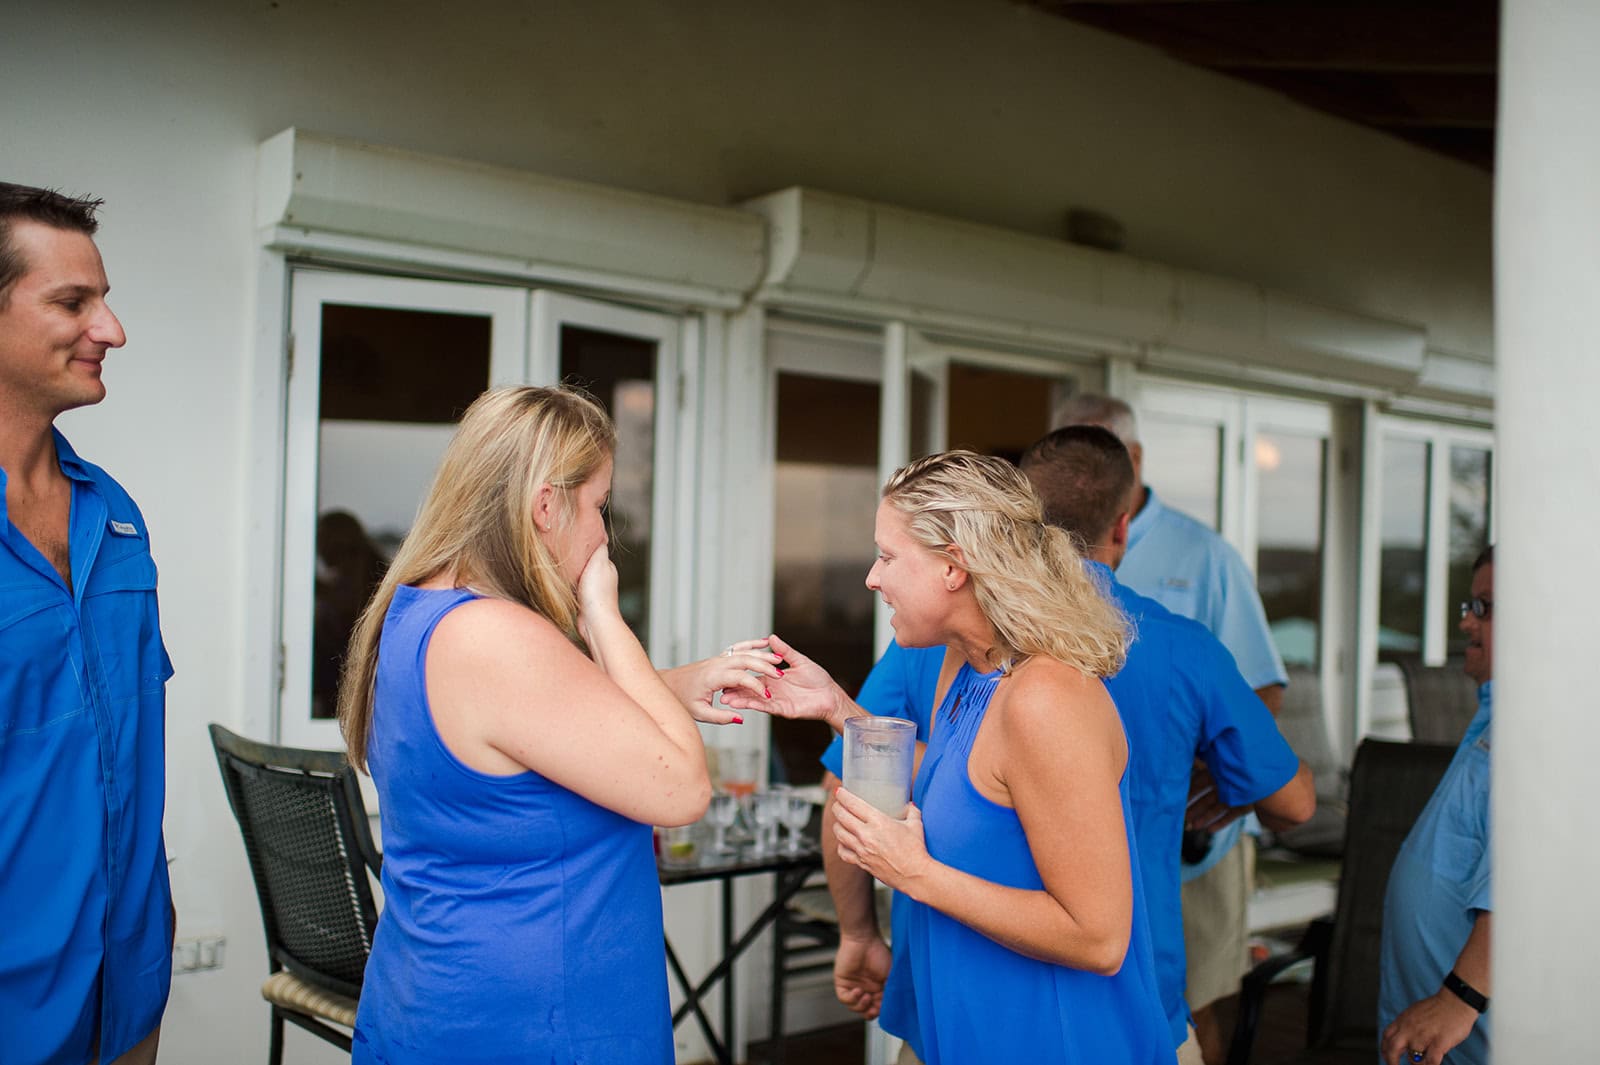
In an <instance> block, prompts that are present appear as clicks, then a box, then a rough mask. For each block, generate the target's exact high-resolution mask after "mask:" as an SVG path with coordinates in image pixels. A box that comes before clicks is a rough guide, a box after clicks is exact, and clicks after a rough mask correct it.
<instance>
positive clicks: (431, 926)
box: [352, 586, 673, 1065]
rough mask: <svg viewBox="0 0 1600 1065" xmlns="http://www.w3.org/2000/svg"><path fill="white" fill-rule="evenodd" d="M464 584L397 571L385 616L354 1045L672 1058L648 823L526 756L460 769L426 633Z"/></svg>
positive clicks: (458, 1057) (532, 1057)
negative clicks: (442, 721) (435, 688)
mask: <svg viewBox="0 0 1600 1065" xmlns="http://www.w3.org/2000/svg"><path fill="white" fill-rule="evenodd" d="M473 598H475V596H474V595H473V594H472V593H471V592H465V591H460V590H438V591H424V590H421V589H417V588H411V587H405V586H402V587H400V588H398V589H397V590H396V592H395V597H394V602H393V604H392V605H391V606H390V608H389V612H388V615H387V616H386V617H385V618H384V625H383V637H382V640H381V643H380V647H379V654H378V677H377V691H376V701H375V704H374V709H373V717H372V733H371V738H370V740H369V742H368V750H367V761H368V767H369V769H370V770H371V772H372V779H373V781H374V782H375V783H376V784H377V786H378V795H379V797H380V799H381V802H382V806H381V810H382V817H383V852H384V853H383V893H384V909H383V914H382V916H381V917H380V918H379V921H378V930H377V933H376V935H375V937H374V940H373V944H372V957H371V958H370V959H369V961H368V962H367V974H366V982H365V985H364V986H363V989H362V994H361V1006H360V1009H359V1011H358V1013H357V1016H356V1029H355V1039H354V1043H355V1045H354V1048H353V1051H352V1055H353V1061H354V1062H355V1065H365V1063H369V1062H371V1063H385V1065H402V1063H403V1065H426V1063H434V1062H437V1063H441V1065H442V1063H445V1062H449V1063H451V1065H455V1063H458V1062H473V1063H475V1065H498V1063H506V1065H510V1063H512V1062H515V1063H517V1065H524V1063H528V1065H531V1063H535V1062H537V1063H538V1065H639V1063H645V1065H668V1063H670V1062H671V1061H672V1058H673V1048H672V1026H671V1019H670V1014H669V1012H668V1000H667V975H666V956H665V948H664V947H663V940H662V936H661V893H660V886H659V882H658V880H657V879H656V866H655V857H654V853H653V850H652V846H651V840H650V827H649V826H648V825H641V824H637V823H635V822H634V821H631V820H629V819H627V818H625V817H622V816H621V815H619V814H615V813H612V812H611V811H609V810H606V809H604V808H603V807H600V806H596V805H595V804H594V803H592V802H590V801H589V800H587V799H584V798H582V797H580V796H578V795H576V794H574V793H572V792H571V791H568V790H567V789H565V788H563V787H561V786H560V785H558V784H555V783H553V782H551V781H550V780H548V779H546V778H545V777H543V776H540V775H539V774H537V773H533V772H526V773H519V774H516V775H514V776H493V775H490V774H486V773H480V772H478V771H477V770H474V769H470V768H468V767H467V766H466V765H465V764H463V763H462V762H460V761H458V760H457V759H456V758H455V756H454V755H452V754H451V753H450V751H449V749H448V748H447V747H446V746H445V745H444V741H443V740H441V739H440V738H439V734H438V732H437V731H436V730H435V728H434V724H433V717H432V714H431V712H430V710H429V708H428V701H427V689H426V687H425V684H424V678H423V665H424V661H425V655H426V654H427V649H428V641H429V639H430V638H431V637H432V635H433V631H434V628H435V627H436V626H437V625H438V624H439V620H440V619H441V618H443V617H444V615H445V614H447V613H449V612H450V611H451V610H453V609H454V608H455V607H457V606H460V605H461V604H462V603H465V602H468V601H469V600H471V599H473ZM571 711H572V712H573V713H582V711H583V708H582V707H580V706H574V707H572V708H571Z"/></svg>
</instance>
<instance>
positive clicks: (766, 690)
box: [761, 688, 772, 699]
mask: <svg viewBox="0 0 1600 1065" xmlns="http://www.w3.org/2000/svg"><path fill="white" fill-rule="evenodd" d="M761 694H762V695H765V696H766V697H767V698H768V699H770V698H772V689H771V688H762V689H761Z"/></svg>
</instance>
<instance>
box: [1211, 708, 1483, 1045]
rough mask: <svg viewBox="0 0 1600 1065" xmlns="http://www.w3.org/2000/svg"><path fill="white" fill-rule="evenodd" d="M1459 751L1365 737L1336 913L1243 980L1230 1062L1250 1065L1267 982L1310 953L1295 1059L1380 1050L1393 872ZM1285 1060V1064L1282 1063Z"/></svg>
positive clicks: (1353, 776) (1353, 782) (1353, 773)
mask: <svg viewBox="0 0 1600 1065" xmlns="http://www.w3.org/2000/svg"><path fill="white" fill-rule="evenodd" d="M1454 753H1455V748H1454V747H1453V746H1448V745H1444V744H1432V743H1393V742H1389V741H1386V740H1372V739H1368V740H1363V741H1362V742H1361V746H1360V747H1359V748H1357V750H1356V758H1355V765H1354V766H1352V767H1351V770H1350V810H1349V816H1348V818H1347V820H1346V834H1345V845H1344V861H1343V866H1342V868H1341V871H1340V875H1339V898H1338V903H1337V904H1336V906H1335V908H1334V913H1333V918H1332V920H1331V921H1330V920H1329V919H1328V918H1325V917H1324V918H1319V919H1318V920H1316V921H1313V922H1312V923H1311V926H1310V928H1309V929H1308V930H1307V931H1306V934H1305V936H1304V938H1303V939H1302V940H1301V942H1300V945H1299V946H1298V947H1297V948H1296V949H1295V950H1294V951H1293V952H1292V953H1289V954H1281V955H1277V956H1275V957H1271V958H1268V959H1267V960H1266V961H1264V962H1262V963H1261V964H1259V965H1257V966H1256V967H1255V968H1254V969H1252V970H1251V971H1250V972H1249V974H1247V975H1246V976H1245V978H1244V986H1243V987H1242V988H1241V989H1240V992H1239V1014H1238V1020H1237V1022H1236V1023H1235V1025H1234V1030H1233V1041H1232V1043H1231V1044H1230V1046H1229V1048H1228V1065H1250V1055H1251V1051H1252V1049H1253V1047H1254V1043H1255V1033H1256V1027H1257V1025H1258V1024H1259V1023H1260V1020H1261V1007H1262V1000H1263V998H1264V997H1265V995H1266V991H1267V986H1268V985H1269V984H1271V983H1272V981H1273V980H1274V979H1275V978H1276V977H1277V976H1278V975H1279V974H1281V973H1282V972H1283V971H1284V970H1285V969H1287V968H1288V967H1289V966H1291V965H1293V964H1295V963H1296V962H1299V961H1303V960H1305V959H1306V958H1314V959H1315V962H1314V963H1313V964H1314V968H1313V969H1312V982H1311V995H1310V1003H1309V1005H1310V1008H1309V1017H1308V1018H1307V1025H1306V1049H1305V1050H1304V1051H1302V1052H1301V1053H1299V1054H1298V1055H1296V1056H1295V1057H1293V1058H1290V1059H1288V1062H1293V1063H1296V1065H1311V1063H1316V1065H1345V1063H1349V1065H1372V1062H1373V1061H1375V1060H1377V1054H1378V955H1379V945H1380V943H1381V940H1382V932H1383V894H1384V891H1385V889H1386V888H1387V887H1388V885H1389V869H1390V867H1391V866H1393V865H1394V859H1395V855H1396V854H1398V853H1399V851H1400V844H1401V843H1402V842H1403V841H1404V840H1405V838H1406V834H1407V833H1408V832H1410V831H1411V826H1412V825H1413V824H1415V823H1416V820H1417V817H1418V816H1419V815H1420V814H1421V813H1422V808H1423V807H1424V806H1426V805H1427V804H1428V799H1429V798H1430V797H1431V796H1432V795H1433V792H1434V789H1435V788H1437V787H1438V786H1439V780H1440V778H1442V777H1443V776H1444V771H1445V768H1446V767H1447V766H1449V764H1450V758H1451V756H1452V755H1453V754H1454ZM1288 1062H1284V1063H1281V1065H1288Z"/></svg>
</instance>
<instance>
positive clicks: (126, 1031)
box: [0, 183, 173, 1065]
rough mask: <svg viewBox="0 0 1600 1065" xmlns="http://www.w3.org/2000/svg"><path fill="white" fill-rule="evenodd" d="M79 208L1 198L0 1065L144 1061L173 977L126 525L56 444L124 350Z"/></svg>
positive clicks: (152, 576) (99, 480) (158, 723)
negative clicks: (115, 351) (0, 1063)
mask: <svg viewBox="0 0 1600 1065" xmlns="http://www.w3.org/2000/svg"><path fill="white" fill-rule="evenodd" d="M97 206H99V203H98V201H89V200H74V199H69V198H67V197H65V196H61V195H59V194H57V193H54V192H49V191H46V190H43V189H35V188H29V187H26V186H21V185H12V184H5V183H0V495H3V499H0V867H3V868H4V870H5V873H4V875H3V876H0V914H4V915H5V917H4V920H5V929H6V930H5V935H4V937H3V941H4V943H5V949H4V950H3V951H0V1048H3V1049H0V1058H3V1059H4V1061H5V1062H6V1063H7V1065H84V1063H85V1062H104V1063H112V1065H148V1063H150V1062H153V1061H154V1060H155V1055H156V1043H157V1040H158V1038H159V1034H160V1024H161V1014H162V1010H163V1009H164V1008H165V1006H166V1001H167V993H168V990H169V987H170V984H171V979H172V932H173V913H172V893H171V890H170V887H169V884H168V881H167V861H166V848H165V845H164V844H163V842H162V838H161V818H162V809H163V805H164V803H165V798H166V765H165V714H166V707H165V694H164V693H165V684H166V681H167V678H168V677H170V676H171V675H172V665H171V663H170V661H169V660H168V658H167V653H166V649H165V647H164V646H163V644H162V642H161V628H160V619H159V617H158V614H157V608H156V569H155V563H154V562H153V561H152V560H151V557H150V547H149V536H148V534H147V532H146V529H145V524H144V518H143V516H142V515H141V514H140V513H139V508H138V507H136V506H135V505H134V503H133V500H132V499H130V498H129V497H128V495H127V493H126V492H124V491H123V490H122V487H121V486H120V485H118V484H117V482H116V481H114V480H112V479H111V477H110V476H109V475H107V474H106V473H105V471H103V470H101V469H100V468H99V467H98V466H94V465H92V464H90V463H88V462H85V461H83V460H82V459H81V458H79V457H78V455H77V453H76V452H74V451H73V450H72V447H71V446H70V445H69V444H68V443H67V441H66V438H65V437H63V436H62V435H61V434H60V433H59V432H57V431H56V430H55V427H54V423H55V419H56V417H57V416H58V415H59V414H61V413H62V412H63V411H67V410H71V409H73V408H74V407H82V406H87V405H90V404H94V403H98V402H100V400H102V399H103V398H105V394H106V390H105V385H104V384H103V383H101V380H100V374H101V366H102V364H103V362H104V361H105V357H106V352H107V351H108V350H109V349H111V348H117V347H121V346H122V344H123V342H124V340H125V339H126V338H125V337H124V335H123V332H122V325H121V323H120V322H118V321H117V318H116V315H114V314H112V313H111V309H110V307H108V306H107V305H106V293H107V292H108V291H109V285H108V284H107V282H106V274H105V268H104V266H103V265H102V264H101V261H100V252H99V250H98V249H97V248H96V247H95V243H94V240H93V239H92V238H93V234H94V232H95V229H96V228H97V223H96V221H95V217H94V210H95V208H96V207H97Z"/></svg>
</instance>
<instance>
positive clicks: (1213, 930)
mask: <svg viewBox="0 0 1600 1065" xmlns="http://www.w3.org/2000/svg"><path fill="white" fill-rule="evenodd" d="M1255 882H1256V841H1255V840H1254V839H1253V838H1252V837H1250V836H1248V835H1246V836H1240V837H1239V842H1238V843H1236V844H1234V845H1233V847H1232V848H1231V849H1229V851H1228V853H1227V854H1225V855H1223V857H1222V860H1221V861H1219V862H1218V863H1217V864H1216V865H1215V866H1213V867H1212V868H1211V869H1209V870H1208V871H1206V872H1205V873H1203V874H1201V875H1200V876H1198V877H1196V878H1195V879H1193V880H1191V881H1189V882H1188V883H1187V884H1185V885H1183V947H1184V952H1185V953H1186V954H1187V955H1188V959H1189V973H1188V991H1187V994H1186V997H1187V998H1188V1000H1189V1008H1190V1009H1191V1010H1203V1009H1205V1008H1206V1007H1207V1006H1209V1005H1211V1004H1212V1003H1213V1002H1215V1001H1217V1000H1218V999H1221V998H1227V997H1228V996H1229V995H1232V994H1235V993H1236V992H1237V991H1238V990H1239V979H1240V978H1241V977H1242V976H1244V974H1245V973H1246V972H1248V971H1249V969H1250V929H1249V928H1248V922H1247V920H1246V917H1245V910H1246V907H1247V904H1248V903H1249V901H1250V893H1251V892H1252V891H1253V890H1255Z"/></svg>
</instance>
